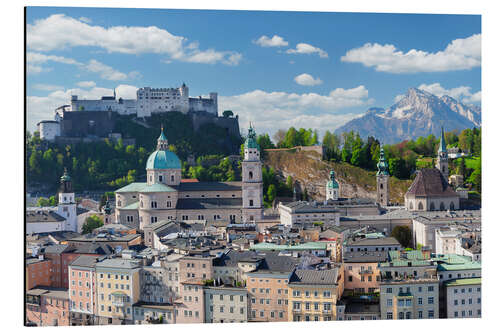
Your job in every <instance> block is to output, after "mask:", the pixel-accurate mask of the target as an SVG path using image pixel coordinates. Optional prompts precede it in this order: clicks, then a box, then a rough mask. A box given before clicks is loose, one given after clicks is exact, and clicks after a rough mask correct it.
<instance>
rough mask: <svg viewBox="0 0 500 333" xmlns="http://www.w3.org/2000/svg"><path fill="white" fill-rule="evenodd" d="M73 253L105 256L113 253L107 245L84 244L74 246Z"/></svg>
mask: <svg viewBox="0 0 500 333" xmlns="http://www.w3.org/2000/svg"><path fill="white" fill-rule="evenodd" d="M74 253H81V254H101V255H105V254H111V253H113V248H112V247H111V246H109V245H108V244H98V243H86V244H81V245H77V246H75V251H74Z"/></svg>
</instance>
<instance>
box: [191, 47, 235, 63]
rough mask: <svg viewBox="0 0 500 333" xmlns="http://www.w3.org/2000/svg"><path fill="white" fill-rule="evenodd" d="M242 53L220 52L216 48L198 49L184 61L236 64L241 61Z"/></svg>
mask: <svg viewBox="0 0 500 333" xmlns="http://www.w3.org/2000/svg"><path fill="white" fill-rule="evenodd" d="M241 58H242V55H241V54H240V53H236V52H219V51H215V50H214V49H208V50H206V51H196V52H194V53H192V54H191V55H189V56H188V57H187V58H185V59H184V61H187V62H193V63H199V64H215V63H218V62H220V63H223V64H225V65H230V66H235V65H238V64H239V63H240V61H241Z"/></svg>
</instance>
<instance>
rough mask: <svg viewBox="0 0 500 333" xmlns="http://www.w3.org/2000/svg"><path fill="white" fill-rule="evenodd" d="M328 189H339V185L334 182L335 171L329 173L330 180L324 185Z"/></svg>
mask: <svg viewBox="0 0 500 333" xmlns="http://www.w3.org/2000/svg"><path fill="white" fill-rule="evenodd" d="M326 187H328V188H339V183H338V182H337V180H335V171H333V170H332V171H330V180H329V181H328V183H327V184H326Z"/></svg>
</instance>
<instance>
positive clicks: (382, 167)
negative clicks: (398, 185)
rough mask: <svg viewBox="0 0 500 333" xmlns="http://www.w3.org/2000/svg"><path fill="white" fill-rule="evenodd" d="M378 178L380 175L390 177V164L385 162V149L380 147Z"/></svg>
mask: <svg viewBox="0 0 500 333" xmlns="http://www.w3.org/2000/svg"><path fill="white" fill-rule="evenodd" d="M377 168H378V171H377V176H378V175H387V176H388V175H389V164H388V163H387V161H386V160H385V153H384V147H380V158H379V160H378V163H377Z"/></svg>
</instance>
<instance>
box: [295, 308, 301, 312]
mask: <svg viewBox="0 0 500 333" xmlns="http://www.w3.org/2000/svg"><path fill="white" fill-rule="evenodd" d="M293 312H295V313H300V312H302V309H295V308H294V309H293Z"/></svg>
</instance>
